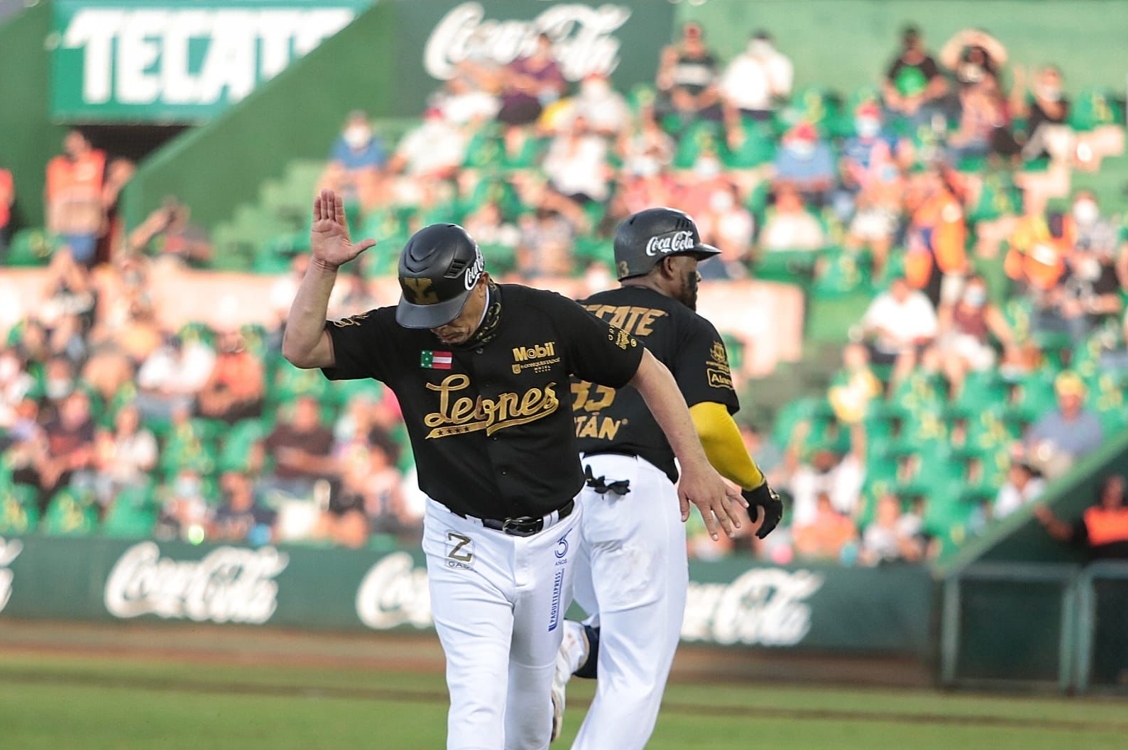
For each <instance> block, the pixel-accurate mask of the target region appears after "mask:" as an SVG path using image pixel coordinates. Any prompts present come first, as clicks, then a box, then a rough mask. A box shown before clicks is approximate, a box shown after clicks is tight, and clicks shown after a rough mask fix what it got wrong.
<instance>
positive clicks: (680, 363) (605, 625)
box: [553, 208, 783, 750]
mask: <svg viewBox="0 0 1128 750" xmlns="http://www.w3.org/2000/svg"><path fill="white" fill-rule="evenodd" d="M718 252H719V251H718V250H717V249H715V248H713V247H710V246H708V245H704V244H702V243H701V238H700V236H699V234H698V231H697V226H696V225H695V224H694V223H693V220H692V219H690V217H689V216H688V215H686V214H684V213H682V212H681V211H675V210H673V209H669V208H654V209H649V210H646V211H641V212H639V213H637V214H634V215H633V216H631V217H630V218H628V219H627V220H626V221H624V222H623V223H622V224H621V225H620V226H619V228H618V230H617V232H616V235H615V264H616V269H617V271H618V276H619V279H620V281H621V282H622V285H621V286H620V288H618V289H613V290H610V291H606V292H601V293H599V294H596V295H593V296H592V297H589V298H588V299H586V300H583V301H582V302H581V304H583V305H584V307H586V308H587V309H588V310H589V311H591V312H592V313H594V314H595V315H596V316H597V317H598V318H600V319H601V320H603V321H605V322H607V323H610V324H611V325H613V326H615V327H616V328H621V329H622V330H624V331H626V332H627V333H628V334H630V335H632V336H635V337H637V338H638V339H639V340H640V341H642V342H643V343H644V344H645V345H646V348H647V349H648V350H649V351H651V352H652V353H653V354H654V356H655V357H656V358H657V359H658V360H659V361H660V362H662V363H663V364H665V365H666V366H667V367H668V368H669V369H670V371H671V372H672V373H673V375H674V379H675V380H676V381H677V385H678V388H679V389H681V392H682V394H683V395H684V396H685V400H686V403H688V404H689V407H690V415H691V416H692V418H693V422H694V425H695V427H696V429H697V433H698V435H699V436H700V437H701V442H702V444H703V445H704V447H705V451H706V454H707V455H708V457H709V460H710V461H711V462H712V464H713V466H714V467H716V468H717V470H718V471H720V473H721V474H722V475H724V476H725V477H726V478H728V479H730V480H731V481H733V482H736V483H737V484H739V485H740V486H741V487H742V488H743V489H744V497H745V498H746V499H747V500H748V502H749V507H750V508H751V507H755V508H756V512H755V514H754V517H755V518H756V522H757V523H758V524H759V526H758V530H757V536H759V537H760V538H763V537H764V536H766V535H767V534H768V533H769V532H771V530H772V529H773V528H775V526H776V524H778V523H779V520H780V516H781V515H782V511H783V506H782V505H781V503H780V501H779V497H778V496H777V495H776V494H775V492H773V491H772V489H771V488H770V487H768V485H767V483H766V482H765V480H764V476H763V474H762V473H761V472H760V470H759V469H758V468H757V467H756V464H755V462H754V461H753V460H752V458H751V457H750V456H749V455H748V452H747V450H745V447H744V443H743V441H742V440H741V437H740V432H739V430H738V428H737V426H736V423H735V422H734V421H733V418H732V414H734V413H735V412H736V411H737V409H739V408H740V404H739V402H738V401H737V397H736V392H735V391H734V390H733V385H732V374H731V372H730V371H729V364H728V356H727V354H726V351H725V345H724V342H723V341H722V340H721V337H720V335H719V334H718V333H717V330H716V328H714V327H713V325H712V323H710V322H709V321H707V320H706V319H705V318H703V317H701V316H700V315H698V314H697V313H696V312H695V309H696V307H697V281H698V278H699V277H698V274H697V262H698V261H699V260H702V259H705V258H709V257H711V256H713V255H716V254H717V253H718ZM572 391H573V395H574V401H573V405H572V406H573V418H574V420H575V429H576V438H577V443H578V446H579V449H580V451H581V453H582V461H583V464H584V470H585V473H586V476H587V487H586V488H585V489H584V491H583V492H581V493H580V497H579V499H578V501H577V502H578V503H579V504H580V506H581V507H582V508H583V516H582V517H581V519H580V549H579V559H578V560H577V561H576V572H575V575H576V601H577V602H578V603H579V604H580V605H581V606H582V607H583V608H584V610H585V611H586V612H588V613H589V614H590V615H592V617H591V619H590V620H589V621H588V624H587V625H586V626H585V625H581V624H580V623H575V622H567V621H566V623H565V634H564V639H563V642H562V645H561V650H560V654H559V658H558V662H557V674H556V679H555V681H554V684H553V696H554V697H553V704H554V706H555V713H554V717H553V738H554V739H555V738H556V736H557V735H558V734H559V732H560V726H561V718H562V717H561V709H562V707H563V705H564V686H565V684H566V682H567V680H568V678H569V677H570V676H571V675H572V674H573V672H576V670H577V669H580V671H579V672H576V673H577V674H579V675H580V676H585V677H594V676H596V673H598V676H599V685H598V687H597V689H596V695H595V700H594V701H593V702H592V704H591V708H590V709H589V710H588V713H587V716H586V718H585V719H584V723H583V725H582V726H581V727H580V731H579V734H578V735H577V736H576V741H575V743H574V744H573V745H572V749H573V750H595V749H596V748H599V749H606V748H614V749H615V750H641V748H642V747H643V746H645V745H646V742H647V740H648V739H649V738H650V734H651V732H652V731H653V730H654V722H655V720H656V719H657V717H658V707H659V704H660V703H661V701H662V692H663V690H664V689H665V685H666V677H667V675H668V674H669V670H670V665H671V663H672V662H673V658H674V651H675V650H676V649H677V644H678V639H679V635H680V632H681V624H682V619H683V616H684V613H685V598H686V588H687V584H688V566H687V561H686V540H685V531H684V528H683V526H682V523H681V522H682V521H684V520H686V518H687V516H688V511H689V508H688V506H686V505H685V504H684V503H682V504H681V508H680V510H681V517H680V518H679V515H678V512H679V508H678V502H677V497H676V490H675V487H674V485H675V483H676V482H677V481H678V469H677V466H676V465H675V463H674V452H673V451H672V450H671V449H670V444H669V443H668V442H667V441H666V439H665V437H664V436H663V435H662V432H661V430H659V429H657V425H656V424H655V422H654V419H653V417H652V416H651V414H650V412H649V410H648V409H647V408H646V403H645V402H644V401H643V399H642V397H641V395H640V394H639V393H638V391H636V390H635V389H633V388H629V387H628V388H622V389H619V390H615V389H612V388H609V387H606V386H603V385H599V384H596V383H592V382H586V381H577V382H574V383H573V385H572Z"/></svg>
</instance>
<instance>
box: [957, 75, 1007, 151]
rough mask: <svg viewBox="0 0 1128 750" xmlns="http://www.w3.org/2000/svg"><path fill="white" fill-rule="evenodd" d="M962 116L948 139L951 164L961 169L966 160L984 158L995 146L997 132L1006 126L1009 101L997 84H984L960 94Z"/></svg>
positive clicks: (961, 90)
mask: <svg viewBox="0 0 1128 750" xmlns="http://www.w3.org/2000/svg"><path fill="white" fill-rule="evenodd" d="M958 96H959V103H960V115H959V123H958V125H957V126H956V130H955V132H952V133H949V134H948V137H947V144H946V146H947V154H948V162H949V164H951V165H952V167H954V168H956V169H959V168H960V166H961V162H963V161H964V160H966V159H976V158H983V157H986V156H987V155H989V154H990V153H991V152H992V150H993V148H994V145H995V138H996V136H995V133H996V132H997V131H998V130H999V129H1000V128H1004V127H1006V124H1007V116H1006V102H1005V101H1004V100H1003V95H1002V93H1001V92H1000V91H999V89H998V88H996V84H994V83H988V82H984V83H982V84H980V85H978V86H968V87H964V88H961V89H960V91H959V95H958Z"/></svg>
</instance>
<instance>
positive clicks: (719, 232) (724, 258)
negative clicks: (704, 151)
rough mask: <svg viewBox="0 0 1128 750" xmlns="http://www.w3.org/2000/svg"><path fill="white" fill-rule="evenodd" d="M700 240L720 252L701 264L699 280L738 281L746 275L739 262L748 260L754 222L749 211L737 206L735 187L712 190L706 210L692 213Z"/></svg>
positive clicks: (737, 196)
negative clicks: (717, 255) (694, 215)
mask: <svg viewBox="0 0 1128 750" xmlns="http://www.w3.org/2000/svg"><path fill="white" fill-rule="evenodd" d="M696 216H697V228H698V230H699V231H700V232H701V237H702V241H704V242H708V243H709V244H711V245H713V246H714V247H717V248H719V249H720V251H721V254H720V256H719V257H717V258H716V259H712V260H709V261H708V262H705V263H702V264H701V265H700V266H699V267H698V270H699V271H700V273H701V278H703V279H740V278H744V277H745V276H747V275H748V270H747V269H746V268H745V267H744V265H743V262H744V261H747V260H749V256H750V252H751V249H752V235H753V232H754V230H755V222H754V220H753V218H752V212H751V211H749V210H748V209H747V208H745V207H744V206H742V205H740V192H739V190H737V188H736V186H735V185H727V186H726V187H724V188H721V189H717V190H714V191H713V192H712V194H710V196H709V210H708V211H707V212H705V213H702V214H696Z"/></svg>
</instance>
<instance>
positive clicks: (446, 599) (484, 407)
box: [282, 191, 746, 750]
mask: <svg viewBox="0 0 1128 750" xmlns="http://www.w3.org/2000/svg"><path fill="white" fill-rule="evenodd" d="M313 219H314V223H313V226H312V231H311V253H312V256H313V260H312V261H311V263H310V267H309V270H308V271H307V272H306V275H305V277H304V278H303V279H302V283H301V286H300V287H299V289H298V294H297V296H296V298H295V299H294V304H293V306H292V307H291V309H290V314H289V317H288V321H287V326H286V333H285V337H284V339H283V343H282V353H283V356H285V357H286V359H287V360H289V361H290V362H291V363H292V364H294V365H295V366H297V367H300V368H307V369H308V368H321V369H322V370H323V372H324V373H325V375H326V376H327V377H328V378H330V379H331V380H345V379H362V378H374V379H376V380H380V381H383V382H384V383H385V384H386V385H387V386H388V387H389V388H390V389H391V390H392V391H393V392H394V393H395V395H396V397H397V399H398V401H399V405H400V408H401V410H402V413H403V418H404V422H405V425H406V427H407V432H408V436H409V437H410V440H411V446H412V451H413V453H414V455H415V463H416V467H417V474H418V479H419V487H420V489H421V490H422V491H423V492H424V493H425V494H426V496H427V501H426V516H425V520H424V535H423V550H424V552H425V554H426V558H427V573H428V585H429V589H430V597H431V608H432V612H433V617H434V623H435V629H436V630H437V631H438V635H439V640H440V642H441V643H442V646H443V650H444V652H445V653H446V658H447V685H448V688H449V691H450V712H449V716H448V723H447V748H448V750H471V749H473V750H503V748H504V749H505V750H519V749H520V750H543V748H545V747H546V746H547V745H548V743H549V738H550V735H551V733H552V723H553V708H552V701H551V689H552V680H553V672H554V667H555V663H556V655H557V651H558V649H559V647H560V642H561V635H562V633H563V627H561V626H562V624H563V615H564V612H565V611H566V610H567V609H568V606H569V604H570V603H571V600H572V575H573V568H574V563H575V561H576V559H577V550H578V547H579V545H580V543H581V542H580V539H579V534H578V532H577V529H578V525H579V521H580V517H581V515H582V512H581V508H580V506H579V505H578V504H577V502H576V500H575V498H576V496H577V495H578V494H579V492H580V490H581V489H582V488H583V486H584V472H583V469H582V467H581V465H580V461H579V457H578V452H577V450H576V441H575V421H574V418H573V411H572V409H571V408H569V406H570V405H571V401H570V397H571V395H572V381H571V378H572V377H573V376H575V377H577V378H581V379H583V380H585V381H588V382H590V383H592V384H593V385H592V387H593V389H596V388H598V389H602V390H600V391H599V392H600V393H607V392H611V393H613V392H614V389H617V388H620V387H622V386H625V385H628V384H629V385H631V386H633V387H634V388H635V389H636V390H637V391H638V392H639V393H640V394H641V396H642V398H643V399H644V400H645V403H646V406H647V408H648V409H649V411H650V413H651V414H653V416H654V419H655V421H656V422H657V425H658V426H659V427H660V428H661V431H662V432H663V433H664V434H665V436H666V439H667V441H668V442H669V445H670V446H672V450H673V452H674V454H675V455H677V457H678V459H679V461H680V465H681V469H682V474H681V483H680V485H679V488H678V492H679V498H678V499H679V505H680V508H681V512H682V519H683V520H684V519H685V518H686V517H688V515H689V504H690V503H693V504H695V505H697V507H698V508H699V509H700V510H701V512H702V515H703V516H704V517H705V520H706V522H707V523H708V524H709V525H710V530H711V531H712V532H713V533H714V534H717V526H718V524H719V525H720V526H721V527H722V528H723V529H724V531H725V532H727V533H729V534H732V533H734V530H735V528H736V527H737V526H739V525H740V514H739V513H738V512H737V510H736V508H737V506H744V505H745V504H746V501H745V500H744V499H743V498H742V497H741V495H740V494H739V493H737V492H736V491H735V490H731V489H729V488H728V487H727V485H726V484H725V482H724V480H723V479H722V478H721V476H720V475H719V474H718V473H717V472H716V470H714V469H713V468H712V466H710V465H709V460H708V457H707V456H706V453H705V451H704V449H703V448H702V447H701V443H700V441H699V440H698V438H697V435H696V433H695V431H694V423H693V420H692V419H691V417H690V414H689V410H688V408H687V407H686V403H685V399H684V398H683V397H682V395H681V393H680V392H679V390H678V387H677V383H676V381H675V380H674V378H673V377H672V376H671V375H670V371H669V370H668V369H666V367H665V366H663V365H662V364H661V363H660V362H659V361H658V360H657V359H656V358H655V357H654V356H653V355H652V354H650V353H649V352H648V351H647V350H646V348H645V347H644V346H642V345H641V344H640V343H639V341H638V339H636V338H635V337H634V336H632V335H631V334H630V333H628V332H627V331H625V330H623V328H621V327H617V326H613V325H611V324H610V323H607V322H605V321H603V320H600V319H599V318H597V317H596V316H594V315H592V314H590V313H589V312H587V311H586V310H584V309H583V308H582V307H581V306H580V305H578V304H577V303H575V302H573V301H571V300H568V299H566V298H564V297H561V296H560V295H558V294H554V293H552V292H547V291H543V290H538V289H531V288H529V287H525V286H520V285H516V284H504V285H503V284H496V283H494V282H493V281H492V280H491V279H490V275H489V273H488V272H487V270H486V268H485V262H484V260H483V258H482V253H481V250H480V249H479V248H478V245H477V243H476V242H475V241H474V240H473V238H472V237H470V235H469V234H467V232H466V230H464V229H463V228H462V227H460V226H457V225H455V224H433V225H430V226H427V227H424V228H423V229H421V230H419V231H418V232H416V233H415V234H414V235H413V236H412V237H411V238H410V239H409V240H408V242H407V244H406V246H405V247H404V249H403V252H402V253H401V254H400V259H399V272H398V275H399V283H400V288H401V293H402V294H401V298H400V301H399V304H397V305H394V306H389V307H382V308H378V309H375V310H370V311H368V312H365V313H362V314H360V315H356V316H353V317H351V318H345V319H343V320H336V321H329V322H327V321H326V311H327V308H328V302H329V296H330V294H331V292H332V290H333V284H334V282H335V280H336V276H337V271H338V269H339V268H340V266H342V265H343V264H345V263H347V262H349V261H351V260H353V259H354V258H356V257H357V256H358V255H359V254H360V253H362V252H364V251H365V250H367V249H368V248H370V247H372V246H373V245H374V244H375V242H374V241H372V240H363V241H361V242H358V243H356V244H354V243H353V242H352V241H351V240H350V238H349V232H348V228H347V225H346V222H345V216H344V208H343V205H342V204H341V202H340V199H339V198H338V197H337V196H336V195H335V194H333V193H332V192H329V191H325V192H322V193H321V195H319V196H318V197H317V199H316V200H315V202H314V217H313ZM669 239H670V243H671V244H669V245H668V247H667V246H665V245H662V244H661V243H656V244H655V246H654V248H653V249H654V252H655V253H662V250H663V247H667V249H670V248H673V247H674V246H675V244H674V243H675V240H676V242H677V243H678V244H677V246H678V247H680V246H681V245H680V243H681V239H680V238H674V237H671V238H669ZM671 502H672V499H671Z"/></svg>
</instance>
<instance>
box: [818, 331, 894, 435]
mask: <svg viewBox="0 0 1128 750" xmlns="http://www.w3.org/2000/svg"><path fill="white" fill-rule="evenodd" d="M881 391H882V386H881V381H880V380H878V378H877V376H876V375H874V374H873V370H872V369H870V358H869V350H868V349H866V347H864V346H863V345H861V344H859V343H850V344H847V345H846V347H845V348H844V349H843V350H842V369H841V370H839V371H838V373H837V374H836V375H835V376H834V380H832V381H831V384H830V388H829V389H828V390H827V394H826V396H827V400H828V401H829V402H830V405H831V407H832V408H833V409H834V416H835V417H836V418H837V419H838V421H839V422H840V423H841V424H857V423H858V422H860V421H861V419H862V418H863V417H864V416H865V415H866V409H867V408H868V407H869V403H870V401H872V400H873V399H874V398H876V397H878V396H880V395H881Z"/></svg>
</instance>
